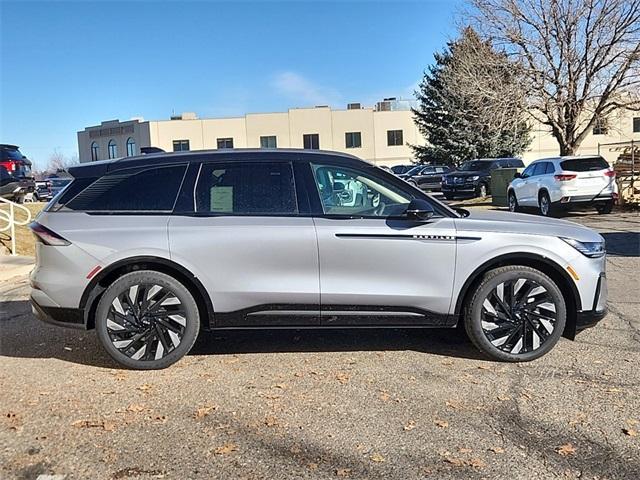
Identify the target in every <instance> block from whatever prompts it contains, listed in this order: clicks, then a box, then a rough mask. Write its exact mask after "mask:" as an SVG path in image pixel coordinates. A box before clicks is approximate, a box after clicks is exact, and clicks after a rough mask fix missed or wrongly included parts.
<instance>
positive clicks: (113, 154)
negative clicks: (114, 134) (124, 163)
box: [108, 140, 118, 158]
mask: <svg viewBox="0 0 640 480" xmlns="http://www.w3.org/2000/svg"><path fill="white" fill-rule="evenodd" d="M108 148H109V158H117V157H118V144H117V143H116V141H115V140H109V145H108Z"/></svg>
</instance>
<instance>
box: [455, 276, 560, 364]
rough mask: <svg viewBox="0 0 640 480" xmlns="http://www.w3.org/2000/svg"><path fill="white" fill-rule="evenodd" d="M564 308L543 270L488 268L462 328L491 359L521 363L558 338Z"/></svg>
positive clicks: (540, 351)
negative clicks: (489, 269) (488, 270)
mask: <svg viewBox="0 0 640 480" xmlns="http://www.w3.org/2000/svg"><path fill="white" fill-rule="evenodd" d="M566 318H567V307H566V303H565V301H564V298H563V296H562V292H560V289H559V288H558V286H557V285H556V284H555V282H554V281H553V280H552V279H551V278H549V277H548V276H547V275H545V274H544V273H542V272H540V271H538V270H536V269H534V268H531V267H526V266H522V265H516V266H508V267H501V268H497V269H495V270H491V271H490V272H488V273H487V274H485V276H484V277H483V279H482V281H481V282H480V285H478V288H477V290H476V291H475V293H474V294H473V296H472V297H471V299H470V301H469V302H468V303H467V305H466V309H465V330H466V331H467V334H468V335H469V338H470V339H471V341H472V342H473V344H474V345H475V346H476V347H478V349H480V350H481V351H482V352H483V353H485V354H486V355H488V356H489V357H491V358H492V359H494V360H501V361H507V362H526V361H530V360H535V359H536V358H539V357H541V356H542V355H544V354H545V353H547V352H548V351H549V350H551V349H552V348H553V347H554V345H555V344H556V343H557V342H558V340H559V339H560V337H561V336H562V332H563V330H564V326H565V323H566Z"/></svg>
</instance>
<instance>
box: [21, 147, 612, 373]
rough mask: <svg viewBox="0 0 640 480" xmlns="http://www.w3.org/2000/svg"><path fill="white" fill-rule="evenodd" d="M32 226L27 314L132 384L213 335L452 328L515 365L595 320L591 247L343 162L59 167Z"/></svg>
mask: <svg viewBox="0 0 640 480" xmlns="http://www.w3.org/2000/svg"><path fill="white" fill-rule="evenodd" d="M70 173H71V175H72V176H73V177H74V180H73V182H72V183H71V184H70V185H69V186H67V187H66V189H65V190H63V191H62V192H61V193H60V194H58V196H57V197H56V198H54V199H53V200H52V201H51V202H50V204H49V205H48V206H47V208H46V209H45V211H43V212H42V213H41V214H40V215H39V216H38V217H37V219H36V222H34V223H33V224H32V227H31V228H32V230H33V233H34V234H35V236H36V238H37V240H38V242H37V250H36V254H37V263H36V268H35V269H34V271H33V273H32V275H31V286H32V293H31V302H32V304H33V308H34V311H35V312H36V313H37V314H38V315H39V316H40V318H42V319H43V320H45V321H48V322H52V323H55V324H57V325H64V326H75V327H79V328H89V329H90V328H95V329H96V331H97V334H98V338H99V339H100V341H101V343H102V345H103V346H104V348H105V349H106V351H107V352H108V353H109V354H110V355H111V356H112V357H113V358H114V359H115V360H116V361H118V362H119V363H120V364H122V365H125V366H127V367H130V368H136V369H156V368H163V367H167V366H168V365H170V364H172V363H174V362H175V361H177V360H178V359H180V358H181V357H182V356H184V355H185V354H187V353H188V352H189V350H190V349H191V347H192V346H193V344H194V342H195V340H196V337H197V335H198V332H199V331H201V330H214V329H225V328H227V329H228V328H308V327H313V328H335V327H348V328H358V327H455V326H456V325H458V324H459V323H460V324H463V325H464V327H465V329H466V331H467V333H468V335H469V337H470V338H471V340H472V341H473V343H474V344H475V345H476V346H477V347H478V348H479V349H480V350H481V351H482V352H484V353H485V354H486V355H488V356H489V357H490V358H493V359H496V360H502V361H527V360H533V359H535V358H538V357H540V356H541V355H544V354H545V353H546V352H548V351H549V350H550V349H551V348H552V347H553V346H554V345H555V344H556V342H557V341H558V340H559V338H560V337H561V336H562V335H564V336H566V337H569V338H574V336H575V334H576V332H577V331H579V330H581V329H583V328H586V327H588V326H592V325H594V324H595V323H596V322H597V321H598V320H600V319H601V318H602V317H604V315H605V314H606V296H607V286H606V279H605V251H604V242H603V239H602V237H601V236H600V235H598V234H597V233H595V232H593V231H592V230H589V229H587V228H584V227H581V226H578V225H575V224H573V223H570V222H565V221H560V220H554V219H547V218H540V217H535V216H529V215H522V214H513V213H507V212H486V211H485V212H474V213H469V212H467V211H465V210H460V209H458V210H453V209H451V208H449V207H448V206H447V205H445V204H442V203H440V202H438V201H437V200H435V199H433V198H432V197H430V196H429V195H426V194H425V193H423V192H422V191H420V190H419V189H417V188H415V187H413V186H411V185H409V184H407V183H406V182H404V181H403V180H401V179H399V178H397V177H396V176H394V175H393V174H391V173H388V172H386V171H384V170H382V169H380V168H377V167H375V166H373V165H371V164H369V163H366V162H364V161H362V160H359V159H357V158H355V157H352V156H349V155H343V154H338V153H331V152H322V151H313V152H311V151H307V150H235V151H234V150H223V151H194V152H180V153H171V154H162V153H161V154H152V155H144V156H139V157H127V158H123V159H117V160H111V161H106V162H93V163H89V164H85V165H81V166H76V167H72V168H71V169H70Z"/></svg>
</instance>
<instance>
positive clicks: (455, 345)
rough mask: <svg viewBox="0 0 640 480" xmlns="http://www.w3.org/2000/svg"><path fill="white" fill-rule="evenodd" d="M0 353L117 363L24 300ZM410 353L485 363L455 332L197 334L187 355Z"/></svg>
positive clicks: (14, 310)
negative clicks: (37, 315) (43, 319)
mask: <svg viewBox="0 0 640 480" xmlns="http://www.w3.org/2000/svg"><path fill="white" fill-rule="evenodd" d="M0 312H1V315H0V331H1V332H2V333H1V335H0V355H2V356H6V357H15V358H57V359H59V360H63V361H66V362H72V363H78V364H84V365H92V366H96V367H104V368H118V365H117V364H116V363H115V362H114V361H113V360H112V359H111V358H110V357H109V356H108V355H107V354H106V352H104V350H103V349H102V347H101V346H100V344H99V342H98V339H97V336H96V335H95V332H94V331H92V330H91V331H84V330H77V329H68V328H61V327H56V326H52V325H48V324H45V323H43V322H41V321H39V320H38V319H36V318H35V317H34V316H33V315H32V314H31V307H30V305H29V302H27V301H9V302H3V303H0ZM401 350H413V351H417V352H423V353H430V354H435V355H442V356H450V357H461V358H471V359H485V358H484V357H482V355H481V354H480V353H479V352H478V351H477V350H476V349H475V347H474V346H473V345H472V344H471V342H469V340H468V339H467V338H466V337H465V336H464V335H463V334H462V332H460V331H459V330H458V329H440V328H439V329H435V328H434V329H420V328H412V329H402V328H393V329H369V328H361V329H327V330H320V329H304V330H300V329H298V330H294V329H291V330H288V329H286V330H285V329H278V330H258V329H256V330H224V331H216V332H202V333H201V334H200V336H199V338H198V340H197V341H196V344H195V346H194V348H193V349H192V350H191V355H227V354H243V353H274V352H347V351H354V352H355V351H401Z"/></svg>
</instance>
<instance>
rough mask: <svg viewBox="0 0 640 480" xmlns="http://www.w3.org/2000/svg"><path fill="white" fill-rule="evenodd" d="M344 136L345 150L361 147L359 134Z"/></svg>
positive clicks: (350, 133) (352, 133)
mask: <svg viewBox="0 0 640 480" xmlns="http://www.w3.org/2000/svg"><path fill="white" fill-rule="evenodd" d="M344 136H345V146H346V148H360V147H362V134H361V133H360V132H347V133H345V134H344Z"/></svg>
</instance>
